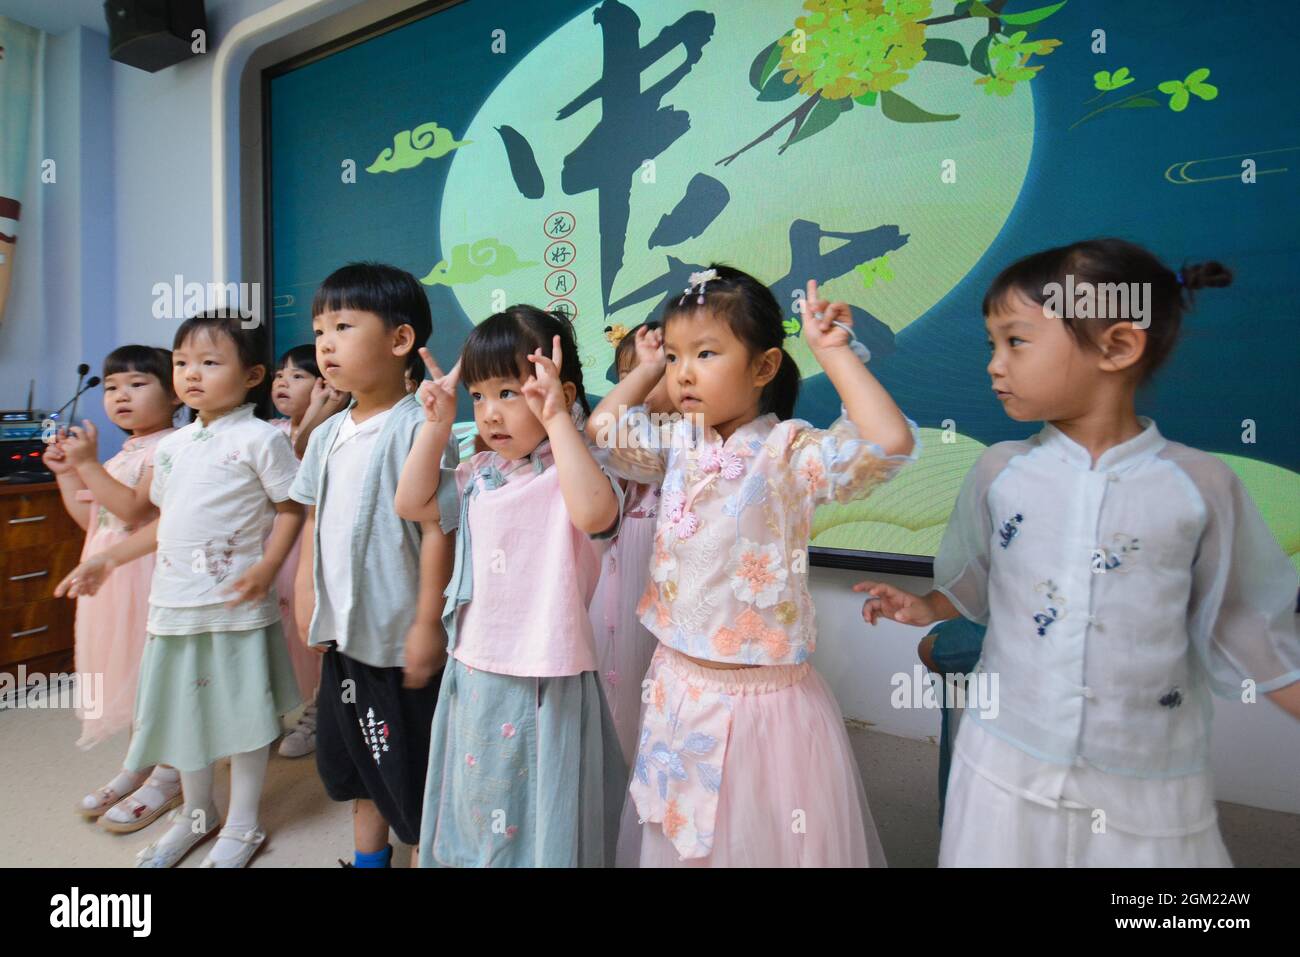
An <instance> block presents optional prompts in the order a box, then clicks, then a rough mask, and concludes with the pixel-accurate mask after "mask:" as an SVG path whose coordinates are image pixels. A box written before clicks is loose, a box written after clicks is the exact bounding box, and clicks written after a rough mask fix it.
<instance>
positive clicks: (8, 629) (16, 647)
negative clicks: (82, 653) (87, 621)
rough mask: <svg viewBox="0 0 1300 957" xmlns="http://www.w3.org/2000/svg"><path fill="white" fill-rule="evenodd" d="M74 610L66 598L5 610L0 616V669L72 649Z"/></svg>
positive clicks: (36, 602) (71, 603) (51, 599)
mask: <svg viewBox="0 0 1300 957" xmlns="http://www.w3.org/2000/svg"><path fill="white" fill-rule="evenodd" d="M75 610H76V605H75V603H74V602H71V601H68V599H66V598H49V599H46V600H45V601H34V602H31V603H29V604H26V605H19V606H17V607H16V608H7V609H5V610H4V612H3V613H0V666H3V665H13V664H17V663H18V662H20V661H27V660H28V659H30V658H36V657H39V656H41V655H48V654H51V653H53V652H56V651H64V650H67V649H70V648H72V643H73V640H72V634H73V633H72V621H73V616H74V614H75Z"/></svg>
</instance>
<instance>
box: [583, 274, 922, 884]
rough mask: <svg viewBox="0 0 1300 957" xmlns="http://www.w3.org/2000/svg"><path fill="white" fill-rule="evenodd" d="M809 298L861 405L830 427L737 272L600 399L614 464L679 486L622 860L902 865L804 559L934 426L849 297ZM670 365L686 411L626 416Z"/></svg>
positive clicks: (669, 317)
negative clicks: (821, 663)
mask: <svg viewBox="0 0 1300 957" xmlns="http://www.w3.org/2000/svg"><path fill="white" fill-rule="evenodd" d="M806 305H807V309H806V311H805V319H804V326H803V329H804V336H805V338H806V341H807V343H808V345H809V346H810V347H811V348H812V353H813V355H814V356H815V357H816V358H817V360H818V361H819V362H820V363H821V365H822V367H823V368H824V369H825V370H826V374H827V376H828V377H829V378H830V380H831V382H832V384H833V385H834V386H835V388H836V390H837V391H838V392H839V394H840V395H841V396H842V397H843V400H844V403H845V406H846V408H847V414H846V416H845V417H843V418H841V419H840V420H839V421H837V422H836V423H835V424H834V425H833V426H832V427H831V428H830V429H829V430H826V429H816V428H813V427H812V426H811V425H809V424H808V423H807V422H804V421H802V420H799V419H792V418H791V416H792V415H793V411H794V402H795V396H796V394H797V391H798V387H799V371H798V369H797V368H796V367H795V364H794V360H793V359H791V358H790V356H789V355H788V354H787V353H786V352H785V350H784V349H783V348H782V342H783V341H784V338H785V332H784V330H783V328H782V318H783V316H782V310H781V308H780V307H779V305H778V304H777V301H776V299H775V298H774V297H773V295H772V293H771V292H770V291H769V290H768V289H767V287H766V286H764V285H763V284H762V283H760V282H759V281H757V280H756V279H754V278H753V277H752V276H749V275H746V274H745V273H743V272H740V271H739V270H736V269H731V268H729V267H725V266H714V267H712V268H710V269H708V270H706V271H704V272H702V273H695V274H693V275H692V276H691V283H690V288H689V289H688V290H687V292H686V295H684V296H682V297H681V298H680V299H677V300H673V301H670V302H669V304H668V306H667V308H666V309H665V311H664V318H663V330H662V336H661V334H660V332H659V331H658V330H656V331H646V330H642V331H641V332H640V333H638V341H637V353H638V356H639V358H640V363H639V364H638V365H637V367H636V368H635V369H634V370H632V372H631V373H629V375H628V376H627V378H625V379H624V380H623V381H622V382H621V383H619V385H617V386H616V387H615V388H614V389H613V391H611V392H610V393H609V395H608V396H606V397H605V400H604V401H603V402H602V403H601V406H600V409H598V410H597V415H598V416H601V417H602V434H601V444H602V445H604V446H607V447H609V448H610V462H611V465H612V467H613V468H614V469H615V470H616V471H618V472H620V473H621V474H623V475H624V476H626V477H627V478H629V479H632V480H634V481H640V482H662V483H663V488H662V492H661V495H660V500H659V503H660V504H659V517H658V527H657V529H656V532H655V543H654V556H653V561H652V563H651V566H650V569H649V574H648V576H647V578H648V581H647V582H646V586H645V594H644V595H643V597H642V599H641V604H640V606H639V607H638V609H637V610H638V612H640V614H641V621H642V623H643V624H644V625H645V626H646V627H647V628H648V629H650V631H652V632H653V633H654V634H655V635H656V637H658V639H659V642H660V645H659V649H658V650H657V651H656V652H655V656H654V660H653V661H652V663H651V665H650V672H649V674H647V675H646V685H645V687H646V688H647V697H646V698H645V699H644V700H645V701H646V704H645V707H644V709H643V716H642V727H641V733H640V736H639V738H638V746H637V757H636V767H635V770H634V772H633V775H632V783H631V798H632V800H631V801H630V802H629V806H628V812H627V814H626V815H625V817H624V824H623V827H624V833H623V835H622V836H621V837H620V848H619V859H620V863H639V864H640V865H641V866H642V867H657V866H678V865H687V866H715V867H732V866H760V867H763V866H866V865H868V864H873V865H883V864H884V855H883V852H881V850H880V848H879V841H878V839H877V838H876V834H875V827H874V825H873V824H872V823H871V817H870V812H869V810H868V808H867V803H866V796H865V794H864V792H863V788H862V781H861V778H860V776H859V773H858V768H857V763H856V762H855V761H854V758H853V752H852V751H851V750H850V746H849V739H848V735H847V733H846V732H845V729H844V719H843V715H842V714H841V713H840V709H839V705H838V704H837V703H836V701H835V698H834V697H833V696H832V695H831V692H830V689H829V688H828V687H827V685H826V683H825V682H824V681H823V680H822V678H821V676H820V675H818V674H817V672H816V671H814V670H813V668H812V665H811V664H810V663H809V661H808V657H809V655H811V654H812V651H813V648H814V645H815V642H816V634H817V633H816V628H815V625H814V619H813V604H812V599H811V597H810V595H809V593H808V585H807V581H806V579H805V575H806V568H807V557H806V550H807V547H808V540H809V528H810V525H811V522H812V515H813V510H814V507H815V506H816V505H818V504H821V503H825V502H830V501H838V502H847V501H850V500H852V499H857V498H862V497H863V496H865V495H866V494H868V493H869V492H870V491H871V490H872V489H873V488H874V487H875V486H876V485H878V484H879V483H881V482H883V481H886V480H887V479H889V478H890V477H892V476H893V474H894V473H895V472H897V471H898V469H900V468H901V467H902V466H903V465H905V464H906V463H907V462H909V461H911V460H912V458H914V455H913V454H912V453H913V448H914V445H915V441H916V439H915V434H916V433H915V426H914V425H913V424H912V423H911V422H910V421H909V420H908V419H907V418H906V417H904V415H903V414H902V413H901V412H900V411H899V410H898V407H897V406H896V405H894V402H893V400H891V399H890V398H889V395H888V394H887V393H886V392H885V390H884V389H883V388H882V387H881V385H880V384H879V383H878V382H877V381H876V379H875V378H874V377H873V376H872V375H871V373H870V372H868V371H867V369H866V367H865V366H864V365H863V364H862V362H861V361H860V359H859V358H858V357H857V354H855V352H854V351H853V350H852V348H851V343H852V341H853V336H852V332H851V330H850V328H849V326H850V324H851V322H852V320H851V316H850V313H849V309H848V306H846V305H845V304H844V303H834V304H831V305H828V304H826V303H824V302H822V301H821V300H820V299H819V298H818V296H817V284H816V282H809V284H808V299H807V303H806ZM859 348H861V347H859ZM665 364H666V368H667V380H668V394H669V397H670V399H671V400H672V403H673V406H674V407H675V408H676V409H678V410H679V411H681V412H682V413H683V414H684V416H685V418H684V419H679V420H678V421H676V422H671V421H670V422H667V423H652V422H649V421H648V420H647V417H646V415H645V414H644V410H643V409H642V408H634V409H631V410H628V409H626V408H625V407H626V405H627V404H628V403H631V402H636V401H640V400H642V399H643V398H644V397H645V396H646V395H647V394H648V393H649V392H650V391H651V389H652V388H653V387H654V385H655V384H656V383H657V382H658V381H659V378H660V376H662V375H663V374H664V369H665ZM607 410H619V418H618V423H617V429H616V430H611V429H610V428H609V427H608V425H607V422H605V421H604V420H603V416H604V415H605V413H606V411H607ZM625 433H626V435H625ZM868 437H869V438H868ZM872 440H874V441H872ZM876 443H879V444H876ZM634 815H635V816H634Z"/></svg>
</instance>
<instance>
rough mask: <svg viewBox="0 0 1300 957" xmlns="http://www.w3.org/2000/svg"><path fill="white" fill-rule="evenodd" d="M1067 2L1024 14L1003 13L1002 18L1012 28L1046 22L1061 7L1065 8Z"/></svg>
mask: <svg viewBox="0 0 1300 957" xmlns="http://www.w3.org/2000/svg"><path fill="white" fill-rule="evenodd" d="M1066 3H1067V0H1061V2H1060V3H1054V4H1052V5H1051V6H1050V7H1039V8H1038V9H1037V10H1026V11H1025V12H1024V13H1003V14H999V15H998V16H1001V18H1002V22H1003V23H1009V24H1011V25H1012V26H1017V27H1024V26H1028V25H1029V24H1031V23H1038V22H1039V21H1040V20H1046V19H1047V18H1048V17H1050V16H1051V15H1052V14H1053V13H1055V12H1056V11H1057V10H1060V9H1061V7H1063V6H1065V4H1066Z"/></svg>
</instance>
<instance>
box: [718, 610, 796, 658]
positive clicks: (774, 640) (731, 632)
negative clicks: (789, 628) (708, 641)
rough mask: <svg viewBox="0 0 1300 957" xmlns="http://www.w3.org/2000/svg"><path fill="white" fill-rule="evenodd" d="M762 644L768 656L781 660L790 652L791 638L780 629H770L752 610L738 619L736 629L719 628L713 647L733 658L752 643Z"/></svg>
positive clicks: (743, 613)
mask: <svg viewBox="0 0 1300 957" xmlns="http://www.w3.org/2000/svg"><path fill="white" fill-rule="evenodd" d="M755 642H757V643H760V644H761V645H762V646H763V650H764V651H766V652H767V654H768V656H769V657H771V658H774V659H776V660H778V661H779V660H781V659H783V658H785V656H786V655H787V654H788V653H789V651H790V637H789V635H787V634H786V633H785V632H784V631H782V630H781V629H780V628H769V627H768V625H767V623H766V622H764V621H763V618H762V616H760V615H759V614H758V612H756V611H754V609H752V608H750V609H748V610H747V611H745V612H742V613H741V615H740V617H739V618H737V619H736V627H735V628H734V629H732V628H719V629H718V631H717V633H716V634H715V635H714V636H713V647H714V649H715V650H717V651H718V652H719V653H720V654H723V655H726V656H727V657H733V656H735V655H738V654H740V652H741V649H742V648H744V647H745V646H747V645H751V644H752V643H755Z"/></svg>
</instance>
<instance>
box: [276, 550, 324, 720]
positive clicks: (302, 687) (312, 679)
mask: <svg viewBox="0 0 1300 957" xmlns="http://www.w3.org/2000/svg"><path fill="white" fill-rule="evenodd" d="M301 549H302V536H301V535H299V536H298V539H297V540H296V541H295V542H294V543H293V548H291V549H289V557H288V558H286V559H285V560H284V564H283V565H281V566H280V572H279V574H278V575H276V576H275V590H276V591H277V592H279V594H280V624H281V626H282V627H283V629H284V643H285V647H286V648H287V649H288V651H289V661H290V662H292V663H293V677H294V680H295V681H296V682H297V684H298V693H299V694H300V695H302V700H303V701H305V702H307V703H308V704H310V703H311V702H312V701H314V700H315V699H316V686H317V685H318V684H320V663H321V655H320V654H319V653H318V652H315V651H312V650H311V649H310V648H308V647H307V643H306V642H305V641H303V640H302V639H301V638H299V637H298V619H297V617H296V616H295V615H294V609H293V582H294V578H296V577H297V574H298V556H299V554H300V552H301Z"/></svg>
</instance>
